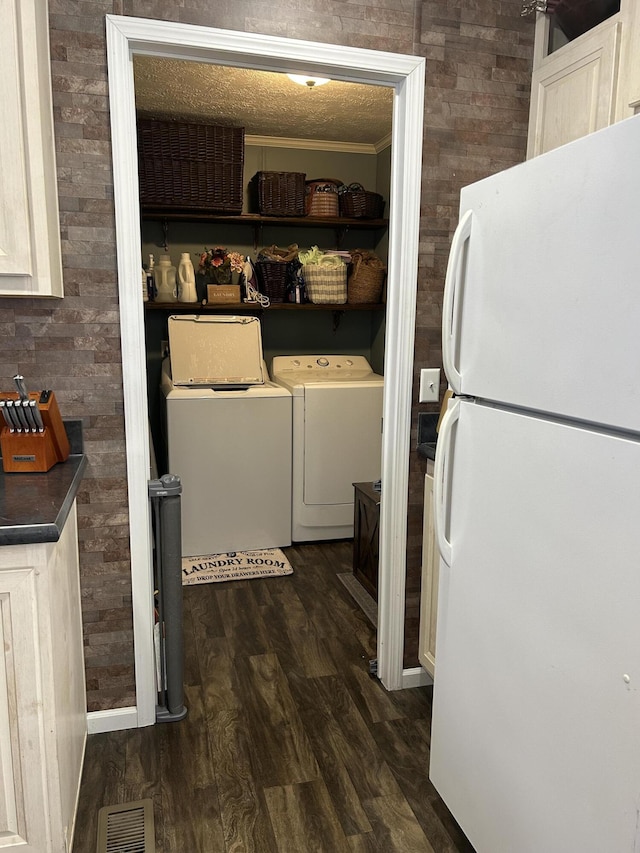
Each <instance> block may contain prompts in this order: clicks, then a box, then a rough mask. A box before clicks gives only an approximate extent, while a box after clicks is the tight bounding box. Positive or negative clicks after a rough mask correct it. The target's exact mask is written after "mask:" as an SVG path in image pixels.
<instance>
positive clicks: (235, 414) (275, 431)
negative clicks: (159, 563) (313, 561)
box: [161, 315, 292, 556]
mask: <svg viewBox="0 0 640 853" xmlns="http://www.w3.org/2000/svg"><path fill="white" fill-rule="evenodd" d="M169 347H170V356H169V358H167V359H165V360H164V362H163V365H162V378H161V397H162V400H163V402H164V414H165V435H166V439H167V458H168V468H169V472H170V473H171V474H177V475H178V476H179V477H180V479H181V481H182V554H183V556H201V555H206V554H218V553H227V552H229V551H245V550H255V549H259V548H279V547H284V546H287V545H290V544H291V464H292V463H291V460H292V450H291V394H290V392H289V391H287V390H286V389H285V388H284V387H282V386H280V385H276V384H275V383H274V382H271V381H269V376H268V372H267V369H266V365H265V364H264V361H263V359H262V342H261V335H260V322H259V320H258V319H257V318H256V317H235V316H217V315H199V316H196V315H177V316H173V317H170V318H169Z"/></svg>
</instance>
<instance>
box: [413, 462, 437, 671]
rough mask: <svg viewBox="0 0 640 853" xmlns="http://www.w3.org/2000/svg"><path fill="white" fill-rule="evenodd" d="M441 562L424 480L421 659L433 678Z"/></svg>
mask: <svg viewBox="0 0 640 853" xmlns="http://www.w3.org/2000/svg"><path fill="white" fill-rule="evenodd" d="M439 568H440V559H439V554H438V546H437V544H436V536H435V530H434V527H433V476H432V475H431V474H426V475H425V478H424V516H423V522H422V587H421V592H420V637H419V640H418V659H419V661H420V664H421V665H422V666H423V667H424V668H425V669H426V671H427V672H428V673H429V675H430V676H431V677H432V678H433V674H434V670H435V664H436V621H437V612H438V572H439Z"/></svg>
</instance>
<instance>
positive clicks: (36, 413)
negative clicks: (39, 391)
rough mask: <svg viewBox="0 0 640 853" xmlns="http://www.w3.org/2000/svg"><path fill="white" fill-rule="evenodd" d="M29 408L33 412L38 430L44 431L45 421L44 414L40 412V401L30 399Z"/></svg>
mask: <svg viewBox="0 0 640 853" xmlns="http://www.w3.org/2000/svg"><path fill="white" fill-rule="evenodd" d="M29 408H30V409H31V414H32V415H33V422H34V423H35V425H36V427H37V429H38V432H44V421H43V420H42V415H41V414H40V409H39V408H38V401H37V400H29Z"/></svg>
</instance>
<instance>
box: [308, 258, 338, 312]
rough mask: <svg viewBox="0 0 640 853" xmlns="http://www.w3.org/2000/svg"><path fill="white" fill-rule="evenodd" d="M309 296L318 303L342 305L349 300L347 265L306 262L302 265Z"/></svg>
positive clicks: (310, 299)
mask: <svg viewBox="0 0 640 853" xmlns="http://www.w3.org/2000/svg"><path fill="white" fill-rule="evenodd" d="M302 278H303V279H304V283H305V287H306V291H307V298H308V299H309V301H310V302H314V303H315V304H316V305H321V304H324V305H327V304H329V305H342V304H344V303H345V302H346V301H347V267H346V265H345V264H342V265H341V266H339V267H329V266H324V265H323V264H304V265H303V267H302Z"/></svg>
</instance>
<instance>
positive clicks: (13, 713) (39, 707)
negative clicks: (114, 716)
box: [0, 504, 87, 853]
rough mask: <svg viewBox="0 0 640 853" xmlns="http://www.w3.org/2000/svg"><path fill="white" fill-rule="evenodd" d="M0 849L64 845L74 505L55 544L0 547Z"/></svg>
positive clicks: (55, 849) (75, 695) (74, 741)
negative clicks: (0, 651) (0, 652)
mask: <svg viewBox="0 0 640 853" xmlns="http://www.w3.org/2000/svg"><path fill="white" fill-rule="evenodd" d="M0 648H1V649H2V652H3V653H2V654H0V848H1V849H2V850H3V851H8V850H20V853H64V851H68V850H70V849H71V843H72V838H73V830H74V824H75V813H76V805H77V800H78V791H79V786H80V779H81V775H82V762H83V755H84V744H85V738H86V731H87V721H86V690H85V680H84V661H83V647H82V619H81V608H80V583H79V572H78V545H77V521H76V509H75V504H74V506H73V508H72V511H71V513H70V514H69V518H68V520H67V522H66V524H65V527H64V529H63V531H62V535H61V536H60V539H59V540H58V542H55V543H43V544H36V545H7V546H4V547H2V548H0Z"/></svg>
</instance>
